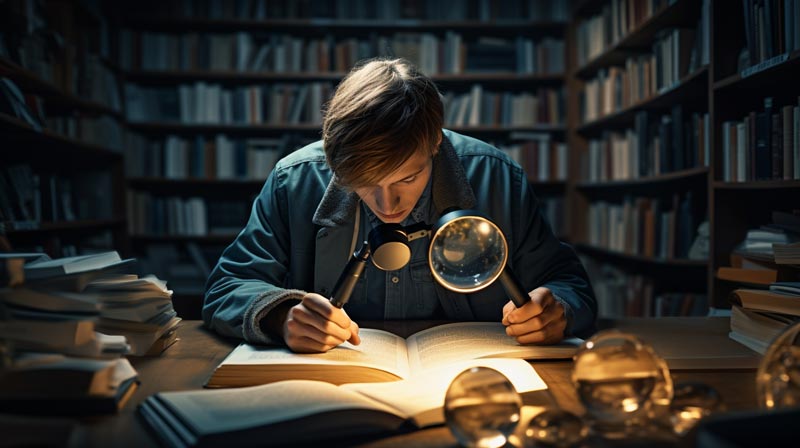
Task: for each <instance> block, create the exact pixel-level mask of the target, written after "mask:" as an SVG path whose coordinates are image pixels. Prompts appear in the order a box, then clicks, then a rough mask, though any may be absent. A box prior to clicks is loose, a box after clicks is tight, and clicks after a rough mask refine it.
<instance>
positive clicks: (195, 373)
mask: <svg viewBox="0 0 800 448" xmlns="http://www.w3.org/2000/svg"><path fill="white" fill-rule="evenodd" d="M431 324H435V322H388V323H382V324H381V325H369V324H367V323H364V324H363V325H362V326H363V327H369V326H371V327H382V328H384V329H386V330H389V331H392V332H394V333H396V334H400V335H408V334H410V333H412V332H414V331H417V330H420V329H422V328H425V327H429V326H431ZM180 325H181V326H180V329H179V338H180V340H179V341H178V342H177V343H176V344H175V345H173V346H172V347H170V348H169V349H168V350H166V351H165V352H164V353H163V354H162V355H161V356H159V357H152V358H132V363H133V365H134V367H135V368H136V370H137V371H138V372H139V377H140V380H141V385H140V387H139V389H138V390H137V391H136V392H135V394H134V395H133V397H132V398H131V400H130V402H129V403H128V404H127V405H126V406H125V408H123V409H122V410H121V411H120V413H119V414H117V415H109V416H100V417H93V418H90V419H85V420H83V421H82V422H81V428H82V430H84V431H85V435H86V440H85V445H86V446H115V447H118V446H137V447H143V446H156V445H157V439H156V438H155V436H154V435H153V434H151V433H150V432H149V430H148V428H147V427H146V426H145V424H144V422H143V421H142V420H141V419H140V418H139V417H138V415H137V413H136V408H137V406H138V405H139V403H141V402H142V401H144V400H145V399H146V398H147V397H148V396H150V395H152V394H154V393H156V392H160V391H177V390H191V389H200V388H202V386H203V383H204V382H205V381H206V380H207V379H208V377H209V375H210V374H211V372H212V371H213V370H214V368H215V367H216V366H217V365H218V364H219V363H220V362H221V361H222V360H223V358H225V356H226V355H227V354H228V353H229V352H230V350H231V349H232V348H233V347H235V346H236V344H237V343H238V341H236V340H233V339H226V338H222V337H220V336H217V335H216V334H214V333H212V332H210V331H208V330H206V329H205V328H203V327H202V323H201V322H200V321H184V322H182V323H181V324H180ZM609 325H613V326H617V327H619V328H622V329H624V330H625V331H628V332H632V333H640V334H641V335H642V337H645V336H647V337H649V338H650V339H651V343H652V344H653V345H654V346H655V347H656V349H657V350H658V349H659V346H660V344H661V345H663V341H662V342H657V341H655V340H654V335H661V336H663V337H664V341H666V345H664V349H668V347H667V345H670V344H671V345H674V344H673V342H674V341H675V340H676V339H677V340H680V338H679V337H677V336H679V335H682V337H683V338H684V339H685V338H689V339H690V340H692V339H693V340H695V341H697V340H698V337H699V336H691V335H686V334H683V332H686V329H689V330H691V331H697V332H699V333H703V332H704V333H706V334H704V335H703V336H702V337H704V338H705V339H706V340H705V341H704V342H706V344H692V345H689V346H685V347H683V348H682V349H679V350H677V352H678V353H676V352H675V350H674V347H673V349H672V350H673V352H672V353H671V356H673V358H674V360H679V359H680V358H679V357H680V356H681V353H683V354H684V355H686V356H688V357H689V358H692V357H695V358H696V356H695V354H696V352H697V351H696V350H695V348H696V346H705V349H706V350H708V349H713V347H714V345H715V344H717V345H720V344H722V345H723V346H724V347H723V348H721V349H719V350H717V352H718V353H722V352H724V355H725V356H726V357H725V359H727V360H728V361H730V359H734V358H738V359H736V360H735V361H736V362H734V364H737V363H738V364H741V365H746V364H748V362H747V359H748V358H749V360H750V361H749V364H750V365H755V362H757V357H755V356H754V354H753V353H752V352H750V351H749V350H747V349H744V348H743V347H739V346H738V345H736V344H735V343H733V342H732V341H730V340H728V339H727V325H728V324H727V319H722V320H720V319H719V318H713V319H709V318H688V319H687V318H682V319H677V320H672V321H670V320H669V319H667V320H658V321H653V320H641V319H626V320H622V321H614V322H606V323H602V326H609ZM709 335H710V336H709ZM709 337H711V338H712V339H713V338H716V339H714V340H712V341H710V343H709V341H708V340H707V339H708V338H709ZM728 342H731V343H733V344H734V345H732V346H728V345H727V343H728ZM681 350H682V351H681ZM701 351H702V350H701ZM700 355H701V357H702V355H703V353H700ZM668 361H669V359H668ZM712 364H713V363H712ZM534 366H535V367H536V370H537V371H538V372H539V374H540V375H541V377H542V378H543V379H544V380H545V382H547V384H548V386H549V388H550V391H551V392H552V394H553V396H554V398H555V400H556V401H557V403H558V405H559V406H560V407H562V408H564V409H566V410H569V411H572V412H574V413H577V414H582V413H583V408H582V407H581V405H580V404H579V402H578V400H577V396H576V394H575V390H574V388H573V386H572V383H571V380H570V374H571V371H572V362H571V361H547V362H540V361H536V362H535V363H534ZM699 367H701V368H698V365H697V363H695V365H694V368H693V369H691V370H686V369H673V370H672V374H673V379H674V381H675V382H676V383H678V382H684V381H698V382H702V383H706V384H709V385H711V386H713V387H714V388H716V389H717V390H718V391H719V392H720V394H721V396H722V398H723V402H724V403H725V406H726V408H727V409H728V410H743V409H751V408H754V407H755V403H756V399H755V370H754V369H752V368H736V369H729V368H726V369H719V368H715V367H703V366H699ZM82 445H83V443H82ZM455 445H456V443H455V439H454V438H453V437H452V435H451V434H450V433H449V431H448V429H447V428H446V427H433V428H428V429H424V430H421V431H418V432H414V433H410V434H403V435H397V436H393V437H388V438H385V439H380V440H373V441H370V442H368V443H365V444H363V446H369V447H390V446H403V447H404V448H408V447H413V446H419V447H427V446H431V447H432V446H455Z"/></svg>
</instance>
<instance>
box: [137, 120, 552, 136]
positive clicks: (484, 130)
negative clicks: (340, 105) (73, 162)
mask: <svg viewBox="0 0 800 448" xmlns="http://www.w3.org/2000/svg"><path fill="white" fill-rule="evenodd" d="M128 126H129V127H130V128H131V129H133V130H136V131H139V132H142V133H147V134H168V133H178V134H231V135H265V134H270V135H274V134H285V133H303V134H316V133H319V132H320V131H321V128H320V126H319V125H316V124H275V125H269V124H260V125H238V124H183V123H162V122H150V123H136V122H131V123H129V124H128ZM448 129H450V130H453V131H455V132H460V133H466V134H480V135H487V134H494V135H496V134H502V135H507V134H509V133H512V132H552V133H564V132H566V127H564V126H561V125H549V124H540V125H534V126H513V127H512V126H450V127H448Z"/></svg>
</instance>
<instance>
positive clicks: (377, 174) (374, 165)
mask: <svg viewBox="0 0 800 448" xmlns="http://www.w3.org/2000/svg"><path fill="white" fill-rule="evenodd" d="M443 114H444V112H443V106H442V100H441V96H440V94H439V90H438V89H437V88H436V85H435V84H434V83H433V81H432V80H431V79H430V78H428V77H427V76H425V75H423V74H422V73H420V72H419V71H417V69H416V67H414V66H413V65H412V64H411V63H410V62H408V61H406V60H404V59H371V60H367V61H363V62H362V63H361V64H359V65H357V66H356V67H355V68H353V70H352V71H351V72H350V73H349V74H348V75H347V76H346V77H345V78H344V79H343V80H342V82H341V83H339V86H338V87H337V88H336V93H334V95H333V97H332V98H331V100H330V102H329V103H328V106H327V107H326V110H325V111H324V119H323V122H322V140H323V146H324V148H325V157H326V159H327V161H328V165H329V166H330V167H331V170H333V172H334V174H335V175H336V177H337V179H338V182H339V183H340V184H342V185H343V186H346V187H349V188H358V187H363V186H369V185H375V184H377V183H379V182H380V181H381V180H382V179H383V178H384V177H386V176H387V175H389V174H391V173H393V172H394V171H395V170H397V169H398V168H399V167H400V166H401V165H402V164H403V163H405V162H406V161H407V160H408V159H409V158H410V157H411V156H412V155H414V154H415V153H416V152H417V151H429V152H430V154H431V155H434V154H435V153H436V151H437V148H436V147H435V146H436V145H437V143H438V142H439V139H440V137H441V134H442V125H443Z"/></svg>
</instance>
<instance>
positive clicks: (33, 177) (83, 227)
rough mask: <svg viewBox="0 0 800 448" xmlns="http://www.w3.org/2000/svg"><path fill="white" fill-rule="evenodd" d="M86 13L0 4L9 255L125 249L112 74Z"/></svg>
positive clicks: (0, 128)
mask: <svg viewBox="0 0 800 448" xmlns="http://www.w3.org/2000/svg"><path fill="white" fill-rule="evenodd" d="M86 12H87V11H86V9H85V8H84V7H83V6H82V5H81V4H80V2H77V1H38V2H5V3H3V4H2V5H0V16H2V17H3V18H2V19H0V21H2V22H3V27H2V30H3V31H2V32H1V33H0V78H2V80H3V81H2V82H3V83H4V84H3V87H2V89H0V94H2V95H3V103H2V104H3V109H2V110H0V133H2V136H3V141H4V148H3V149H4V150H3V151H2V152H0V166H2V169H0V181H2V186H0V190H2V193H3V194H2V195H0V214H2V216H0V223H2V227H3V230H4V233H5V235H6V236H7V238H8V240H9V242H10V243H11V245H12V247H13V248H14V249H15V250H21V251H31V250H41V251H45V252H47V253H48V254H49V255H51V256H54V257H59V256H67V255H74V254H78V253H84V252H91V251H97V250H106V249H112V248H113V249H118V250H120V251H121V252H122V253H125V252H126V251H127V247H128V240H127V233H126V231H125V225H126V217H125V202H124V200H125V193H124V191H125V189H124V188H125V186H124V180H123V174H122V173H123V165H124V159H123V155H122V147H123V145H124V141H125V138H126V134H125V129H124V123H123V122H122V119H123V116H122V113H121V103H120V95H119V90H118V83H117V78H116V76H117V75H116V74H115V73H114V71H113V70H112V69H111V68H110V67H109V65H108V62H107V55H106V54H105V53H104V49H105V48H104V46H105V43H107V40H108V34H107V33H106V32H105V31H104V29H103V28H102V26H101V24H100V23H99V22H97V21H96V20H94V19H91V18H90V16H89V14H87V13H86Z"/></svg>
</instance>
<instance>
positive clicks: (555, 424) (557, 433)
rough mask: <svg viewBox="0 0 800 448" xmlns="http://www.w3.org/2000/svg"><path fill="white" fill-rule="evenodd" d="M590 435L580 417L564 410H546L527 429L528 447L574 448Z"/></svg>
mask: <svg viewBox="0 0 800 448" xmlns="http://www.w3.org/2000/svg"><path fill="white" fill-rule="evenodd" d="M588 435H589V427H588V426H586V423H584V421H583V420H581V418H580V417H578V416H577V415H575V414H573V413H572V412H569V411H565V410H563V409H545V410H544V411H542V412H540V413H538V414H536V415H535V416H534V417H533V418H531V420H530V421H529V422H528V425H527V426H526V428H525V438H524V440H525V446H526V447H530V448H533V447H545V446H547V447H567V446H574V445H576V444H578V443H580V442H582V441H583V440H584V439H586V436H588Z"/></svg>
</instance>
